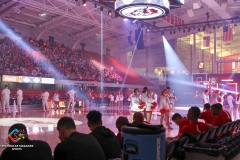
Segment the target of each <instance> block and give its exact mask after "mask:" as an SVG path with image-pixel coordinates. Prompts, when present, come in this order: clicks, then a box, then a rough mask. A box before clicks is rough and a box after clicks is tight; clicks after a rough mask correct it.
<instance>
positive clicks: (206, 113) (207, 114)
mask: <svg viewBox="0 0 240 160" xmlns="http://www.w3.org/2000/svg"><path fill="white" fill-rule="evenodd" d="M199 119H203V120H204V121H205V123H207V124H212V121H213V115H212V113H211V110H210V104H209V103H206V104H204V108H203V112H202V113H201V114H200V116H199Z"/></svg>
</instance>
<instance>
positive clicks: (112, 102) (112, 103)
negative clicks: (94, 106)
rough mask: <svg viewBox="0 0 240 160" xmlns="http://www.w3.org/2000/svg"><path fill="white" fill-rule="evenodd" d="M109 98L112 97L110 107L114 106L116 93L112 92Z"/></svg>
mask: <svg viewBox="0 0 240 160" xmlns="http://www.w3.org/2000/svg"><path fill="white" fill-rule="evenodd" d="M108 98H109V99H110V103H109V106H110V107H113V106H114V95H113V93H110V94H109V95H108Z"/></svg>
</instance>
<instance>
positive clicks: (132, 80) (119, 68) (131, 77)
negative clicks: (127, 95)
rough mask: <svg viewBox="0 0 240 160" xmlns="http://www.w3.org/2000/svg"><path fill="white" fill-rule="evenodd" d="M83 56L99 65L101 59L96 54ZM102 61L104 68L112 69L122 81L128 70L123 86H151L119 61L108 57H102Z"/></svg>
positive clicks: (90, 53)
mask: <svg viewBox="0 0 240 160" xmlns="http://www.w3.org/2000/svg"><path fill="white" fill-rule="evenodd" d="M83 54H84V56H88V57H89V58H91V59H94V60H96V61H98V62H99V63H100V62H101V57H100V55H99V54H97V53H93V52H88V51H84V52H83ZM103 61H104V65H105V68H110V67H113V70H114V72H116V73H117V74H118V75H119V76H121V77H122V78H123V79H124V77H125V74H126V72H127V70H128V73H127V77H126V80H125V84H139V85H145V86H149V85H150V86H152V84H151V83H150V82H149V81H148V80H146V79H145V78H144V77H142V76H140V75H138V74H137V73H136V72H135V71H134V70H132V69H131V68H129V69H128V67H127V66H125V65H123V64H121V63H120V62H119V61H117V60H116V59H114V58H113V57H111V56H108V55H103Z"/></svg>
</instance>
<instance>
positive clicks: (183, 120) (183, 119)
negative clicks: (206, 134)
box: [172, 113, 190, 134]
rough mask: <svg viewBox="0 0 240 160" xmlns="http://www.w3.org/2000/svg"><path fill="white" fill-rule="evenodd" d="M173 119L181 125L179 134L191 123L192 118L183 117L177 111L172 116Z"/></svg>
mask: <svg viewBox="0 0 240 160" xmlns="http://www.w3.org/2000/svg"><path fill="white" fill-rule="evenodd" d="M172 121H173V122H175V123H176V125H178V126H179V131H178V134H179V133H180V130H181V129H182V128H183V127H184V126H186V125H189V124H190V120H188V119H187V118H186V117H182V116H181V115H180V114H179V113H175V114H174V115H173V116H172Z"/></svg>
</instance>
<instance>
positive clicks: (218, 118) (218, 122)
mask: <svg viewBox="0 0 240 160" xmlns="http://www.w3.org/2000/svg"><path fill="white" fill-rule="evenodd" d="M211 112H212V115H213V116H214V117H213V121H212V125H213V126H217V127H220V126H222V125H224V124H225V123H226V122H225V118H224V117H223V115H222V114H221V112H220V108H219V105H218V104H213V105H212V106H211Z"/></svg>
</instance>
